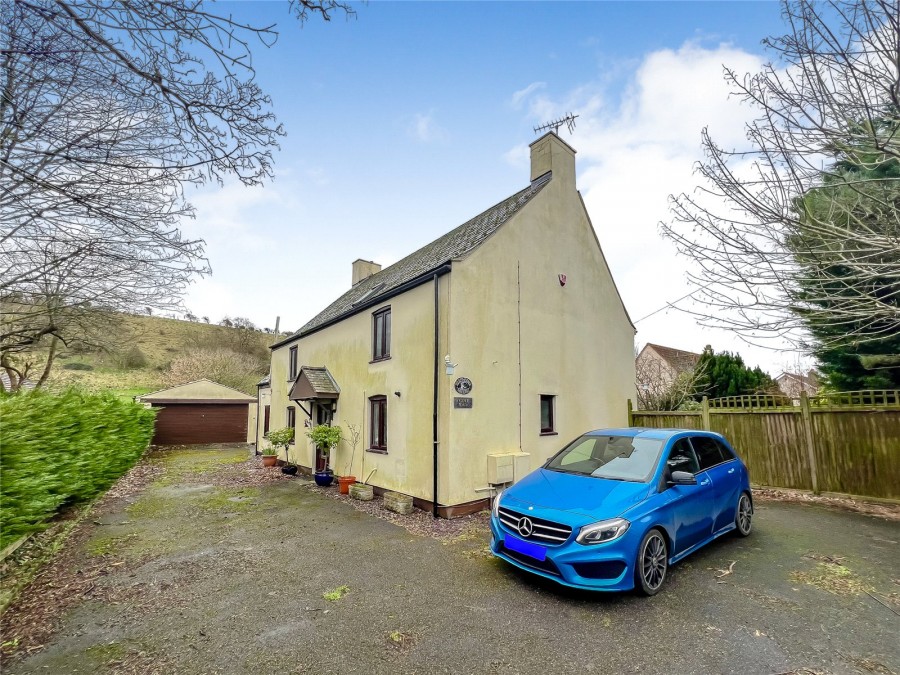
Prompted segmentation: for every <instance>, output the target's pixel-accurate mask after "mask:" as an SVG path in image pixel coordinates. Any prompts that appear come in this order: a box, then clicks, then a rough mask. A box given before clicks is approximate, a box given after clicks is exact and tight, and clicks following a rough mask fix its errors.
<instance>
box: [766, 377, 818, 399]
mask: <svg viewBox="0 0 900 675" xmlns="http://www.w3.org/2000/svg"><path fill="white" fill-rule="evenodd" d="M775 383H776V384H777V385H778V388H779V389H781V391H782V392H784V395H785V396H787V397H788V398H790V399H791V400H792V401H794V402H795V403H796V402H798V401H800V392H804V391H805V392H806V394H807V395H808V396H815V395H816V394H817V393H818V392H819V378H818V375H817V374H816V371H814V370H810V371H809V372H808V373H807V374H806V375H803V374H802V373H788V372H783V373H781V375H779V376H778V377H776V378H775Z"/></svg>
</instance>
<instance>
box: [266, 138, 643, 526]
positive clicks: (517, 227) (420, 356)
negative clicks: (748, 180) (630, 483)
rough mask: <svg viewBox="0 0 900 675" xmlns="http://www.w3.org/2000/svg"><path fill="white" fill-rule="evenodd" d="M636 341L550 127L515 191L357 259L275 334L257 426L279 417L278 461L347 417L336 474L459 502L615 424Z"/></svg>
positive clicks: (299, 452) (621, 414)
mask: <svg viewBox="0 0 900 675" xmlns="http://www.w3.org/2000/svg"><path fill="white" fill-rule="evenodd" d="M633 350H634V326H633V324H632V323H631V320H630V319H629V317H628V314H627V312H626V310H625V307H624V305H623V303H622V300H621V298H620V296H619V293H618V291H617V289H616V286H615V283H614V282H613V279H612V276H611V274H610V271H609V268H608V267H607V264H606V261H605V259H604V257H603V253H602V251H601V250H600V245H599V242H598V240H597V237H596V235H595V233H594V229H593V226H592V224H591V221H590V218H589V216H588V213H587V210H586V209H585V206H584V203H583V201H582V199H581V196H580V194H579V193H578V191H577V189H576V187H575V150H573V149H572V148H571V147H570V146H569V145H568V144H566V143H565V142H564V141H562V140H561V139H560V138H559V137H558V136H557V135H556V134H554V133H548V134H546V135H544V136H542V137H541V138H539V139H538V140H536V141H535V142H534V143H532V144H531V180H530V182H529V184H528V185H526V186H525V188H524V189H522V190H520V191H519V192H517V193H515V194H513V195H512V196H510V197H508V198H506V199H504V200H502V201H500V202H498V203H497V204H495V205H494V206H492V207H491V208H489V209H487V210H486V211H484V212H483V213H480V214H479V215H477V216H475V217H474V218H472V219H471V220H469V221H468V222H466V223H463V224H462V225H460V226H459V227H457V228H456V229H454V230H452V231H451V232H448V233H447V234H445V235H444V236H442V237H440V238H439V239H437V240H435V241H433V242H431V243H430V244H428V245H426V246H424V247H422V248H421V249H419V250H418V251H415V252H414V253H412V254H410V255H408V256H407V257H405V258H403V259H402V260H400V261H399V262H397V263H395V264H393V265H391V266H390V267H387V268H385V269H381V267H380V266H379V265H378V264H377V263H374V262H371V261H368V260H356V261H355V262H354V263H353V265H352V286H351V287H350V289H349V290H348V291H347V292H346V293H344V294H343V295H342V296H341V297H339V298H338V299H337V300H335V301H334V302H333V303H331V304H330V305H328V307H326V308H325V309H324V310H323V311H322V312H320V313H319V314H318V315H317V316H315V317H314V318H313V319H312V320H311V321H309V322H308V323H307V324H306V325H305V326H303V327H302V328H301V329H300V330H299V331H298V332H297V333H295V334H294V335H291V336H289V337H288V338H286V339H283V340H281V341H279V342H277V343H276V344H274V345H272V361H271V369H270V378H269V380H268V381H263V382H262V383H260V386H259V402H260V411H261V413H260V415H259V419H260V422H259V428H258V438H259V440H260V443H261V444H262V445H261V447H264V445H265V441H264V439H263V436H264V430H265V429H266V428H271V429H278V428H281V427H284V426H285V425H287V426H291V427H293V428H294V429H295V434H296V436H295V443H294V445H293V447H292V449H291V451H290V452H291V458H292V460H293V461H295V462H297V463H298V464H299V465H301V466H302V467H306V468H308V469H312V468H314V467H315V468H318V469H321V468H322V467H324V466H325V458H323V457H322V456H321V454H320V453H319V452H318V450H317V449H316V448H313V447H311V446H310V443H309V441H308V438H307V437H306V434H305V433H304V431H305V429H307V428H308V427H310V426H311V425H314V424H319V423H333V424H338V425H340V426H341V427H342V428H343V429H344V436H345V437H347V436H349V435H350V432H351V430H356V431H358V432H359V433H360V442H359V444H358V447H356V448H354V447H353V446H352V444H351V443H350V442H348V441H346V440H345V441H343V442H342V443H341V444H340V445H339V446H338V448H337V449H336V451H335V453H333V456H332V457H331V458H329V460H328V461H329V464H330V466H331V467H332V468H333V469H334V470H335V472H336V473H338V474H341V475H348V474H349V475H355V476H356V477H357V478H358V479H360V480H362V479H368V482H369V483H370V484H372V485H373V486H375V488H376V490H394V491H397V492H401V493H404V494H407V495H411V496H413V498H414V500H415V503H416V504H417V506H419V507H420V508H427V509H432V510H433V511H434V512H435V514H436V515H441V516H445V517H452V516H455V515H462V514H465V513H469V512H473V511H476V510H480V509H483V508H486V507H487V505H488V500H489V498H490V496H491V495H492V494H493V493H494V491H495V490H496V488H497V487H498V486H500V485H502V484H504V483H508V482H512V481H513V480H516V479H518V478H519V477H521V475H523V474H524V473H526V472H528V471H530V470H531V469H534V468H536V467H538V466H540V465H541V464H542V463H543V462H544V461H545V460H546V459H547V458H548V457H550V456H551V455H553V454H555V453H556V452H557V451H558V450H559V449H561V447H562V446H563V445H565V444H566V443H567V442H568V441H570V440H571V439H572V438H574V437H576V436H578V435H579V434H581V433H582V432H584V431H586V430H589V429H596V428H599V427H605V426H621V425H625V424H626V423H627V399H628V398H629V397H632V396H633V395H634V358H633V353H634V352H633ZM266 420H268V427H265V426H264V425H266Z"/></svg>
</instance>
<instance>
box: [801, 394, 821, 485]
mask: <svg viewBox="0 0 900 675" xmlns="http://www.w3.org/2000/svg"><path fill="white" fill-rule="evenodd" d="M800 415H801V416H802V417H803V431H804V433H805V435H806V455H807V457H808V458H809V473H810V477H811V478H812V489H813V492H814V493H815V494H819V470H818V467H817V466H816V445H815V437H814V436H813V425H812V411H811V410H810V409H809V396H807V394H806V392H805V391H801V392H800Z"/></svg>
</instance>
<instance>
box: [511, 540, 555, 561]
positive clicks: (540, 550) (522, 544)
mask: <svg viewBox="0 0 900 675" xmlns="http://www.w3.org/2000/svg"><path fill="white" fill-rule="evenodd" d="M504 546H506V548H508V549H509V550H510V551H515V552H516V553H521V554H522V555H527V556H528V557H529V558H534V559H535V560H545V559H546V558H547V549H546V548H544V547H543V546H541V545H540V544H532V543H531V542H530V541H524V540H522V539H519V538H518V537H514V536H512V535H511V534H508V535H506V539H505V540H504Z"/></svg>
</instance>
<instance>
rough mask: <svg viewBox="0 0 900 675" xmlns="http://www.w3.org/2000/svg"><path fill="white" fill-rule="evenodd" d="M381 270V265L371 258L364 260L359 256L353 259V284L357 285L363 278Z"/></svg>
mask: <svg viewBox="0 0 900 675" xmlns="http://www.w3.org/2000/svg"><path fill="white" fill-rule="evenodd" d="M380 271H381V265H379V264H378V263H374V262H372V261H371V260H363V259H362V258H357V259H356V260H354V261H353V284H352V285H353V286H356V284H358V283H359V282H360V281H362V280H363V279H368V278H369V277H370V276H372V275H373V274H377V273H378V272H380Z"/></svg>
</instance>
